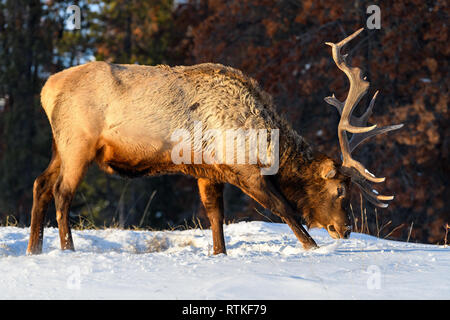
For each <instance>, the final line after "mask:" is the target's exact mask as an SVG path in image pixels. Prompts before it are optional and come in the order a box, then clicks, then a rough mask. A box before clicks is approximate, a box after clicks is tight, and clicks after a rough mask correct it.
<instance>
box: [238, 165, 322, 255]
mask: <svg viewBox="0 0 450 320" xmlns="http://www.w3.org/2000/svg"><path fill="white" fill-rule="evenodd" d="M243 181H245V186H240V188H241V189H242V191H244V192H245V193H247V194H248V195H249V196H250V197H252V198H253V199H255V200H256V201H257V202H258V203H259V204H261V205H262V206H263V207H265V208H266V209H269V210H270V211H272V213H274V214H276V215H277V216H279V217H280V218H281V219H282V220H283V221H284V222H285V223H286V224H287V225H288V226H289V227H290V228H291V229H292V231H293V232H294V234H295V236H296V237H297V239H298V240H299V241H300V243H301V244H302V246H303V248H305V249H307V250H308V249H312V248H317V247H318V246H317V244H316V242H315V241H314V239H313V238H311V236H310V235H309V234H308V232H307V231H306V230H305V228H303V226H302V224H301V223H299V222H298V221H297V219H296V218H295V216H296V213H295V211H294V209H292V207H291V205H290V204H289V203H288V201H287V200H286V198H285V197H284V196H283V195H282V193H281V192H279V191H278V190H277V188H276V187H275V185H274V184H273V183H272V182H271V181H270V180H269V178H268V176H262V175H260V174H259V173H257V174H253V175H251V176H248V178H246V179H243Z"/></svg>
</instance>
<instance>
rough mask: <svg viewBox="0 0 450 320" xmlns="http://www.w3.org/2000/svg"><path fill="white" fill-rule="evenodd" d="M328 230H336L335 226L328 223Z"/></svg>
mask: <svg viewBox="0 0 450 320" xmlns="http://www.w3.org/2000/svg"><path fill="white" fill-rule="evenodd" d="M328 231H331V232H336V228H335V227H334V226H333V225H332V224H329V225H328Z"/></svg>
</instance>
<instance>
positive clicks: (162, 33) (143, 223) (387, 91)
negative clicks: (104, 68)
mask: <svg viewBox="0 0 450 320" xmlns="http://www.w3.org/2000/svg"><path fill="white" fill-rule="evenodd" d="M72 4H75V5H78V6H79V7H80V9H81V10H80V12H81V28H80V29H73V30H69V28H68V23H67V19H68V18H69V16H70V15H71V14H73V12H68V11H66V10H67V8H68V7H69V6H70V5H72ZM372 4H376V5H378V6H379V7H380V8H381V29H379V30H366V31H365V32H364V35H363V36H361V37H359V38H358V39H356V40H354V43H352V45H351V49H350V56H352V60H351V63H352V64H354V65H359V66H360V67H361V68H362V69H363V70H364V71H365V73H366V75H367V77H368V78H369V80H370V82H371V90H370V92H369V95H368V98H367V99H369V98H370V96H371V95H372V94H373V92H374V91H375V90H377V89H380V95H379V97H378V99H377V102H376V107H375V111H374V115H373V116H372V119H371V120H372V121H373V122H376V123H378V124H379V125H386V124H392V123H404V124H405V127H404V128H403V129H402V130H400V131H399V132H396V133H393V134H391V135H387V136H380V137H377V138H375V139H372V140H371V141H369V142H367V143H366V144H364V145H363V146H361V147H360V148H358V150H357V151H356V152H355V157H356V158H358V160H360V161H361V162H362V163H364V164H366V166H367V167H368V168H371V169H372V171H373V172H374V173H375V174H377V175H379V174H380V173H382V174H383V175H386V176H387V177H389V179H387V182H386V183H384V184H382V185H381V186H380V187H379V188H380V189H381V188H382V189H383V190H385V192H384V193H386V194H390V193H391V192H392V193H394V194H395V195H396V199H395V200H394V201H393V202H392V204H391V205H390V206H389V208H387V209H384V210H375V209H374V208H373V207H372V206H371V205H370V204H369V203H367V202H365V201H363V202H362V203H361V202H360V196H359V193H357V190H356V188H355V192H354V195H353V201H352V203H353V205H352V208H353V214H354V216H355V220H356V221H355V225H356V227H357V228H358V230H359V231H363V232H367V233H370V234H373V235H377V236H380V237H386V236H388V237H389V238H392V239H399V240H407V239H408V240H409V241H418V242H427V243H442V242H443V241H444V235H445V229H444V225H445V224H446V223H448V222H449V220H450V219H449V216H450V212H449V207H450V192H449V188H448V181H449V179H450V175H449V150H450V130H449V112H448V86H449V77H448V73H449V68H448V61H449V53H450V45H449V44H448V41H449V39H448V21H450V19H449V8H448V6H447V1H445V0H433V1H425V0H409V1H406V0H398V1H376V0H373V1H341V2H339V4H337V3H336V2H335V1H329V0H327V1H325V0H305V1H300V0H278V1H269V0H230V1H221V0H196V1H194V0H192V1H171V0H146V1H137V0H128V1H126V0H116V1H114V0H105V1H100V0H87V1H52V0H0V163H1V164H0V223H2V224H6V221H8V222H11V221H17V224H18V225H21V226H27V225H29V220H30V209H31V205H32V186H33V181H34V179H35V178H36V177H37V176H38V175H39V174H40V173H41V172H42V171H43V170H44V169H45V168H46V166H47V164H48V162H49V160H50V155H51V130H50V126H49V124H48V120H47V119H46V116H45V114H44V112H43V110H42V109H41V107H40V102H39V93H40V90H41V88H42V86H43V84H44V82H45V80H46V78H47V77H48V76H49V75H50V74H52V73H55V72H57V71H60V70H62V69H64V68H67V67H70V66H72V65H77V64H80V63H85V62H87V61H89V60H94V59H96V60H105V61H108V62H114V63H139V64H147V65H155V64H168V65H180V64H185V65H190V64H195V63H202V62H217V63H222V64H225V65H230V66H232V67H235V68H239V69H241V70H242V71H244V72H245V73H247V74H248V75H250V76H252V77H254V78H256V79H257V80H258V81H259V82H260V84H261V86H262V87H263V88H264V89H265V90H266V91H268V92H269V93H271V94H272V95H273V97H274V101H275V102H276V105H277V108H278V110H279V112H280V113H281V114H283V115H284V116H285V117H287V118H288V119H289V120H290V121H291V122H292V123H293V125H294V127H295V128H296V129H297V130H298V131H299V133H300V134H301V135H303V136H305V137H306V138H307V139H308V140H309V141H310V142H311V144H313V145H314V146H315V147H316V148H317V149H318V150H319V151H323V152H326V153H327V154H329V155H332V156H334V157H335V158H336V159H338V157H339V145H338V142H337V124H338V114H337V112H336V110H335V109H334V108H332V107H330V106H329V105H327V104H326V103H325V102H324V101H323V98H324V97H326V96H328V95H330V94H331V93H333V92H334V93H335V94H336V96H337V97H338V98H339V99H341V100H343V99H344V98H345V95H346V93H347V90H348V83H347V80H346V78H345V76H344V75H343V74H342V72H341V71H339V70H338V69H337V68H336V66H335V64H334V62H333V61H332V59H331V55H330V50H329V47H327V46H326V45H324V42H326V41H337V40H339V39H342V38H344V37H345V36H346V35H348V34H349V33H351V32H353V31H355V30H357V29H358V28H360V27H362V26H365V25H366V20H367V18H368V17H369V14H367V13H366V8H367V7H368V6H369V5H372ZM367 99H365V101H362V102H361V104H365V105H367V103H368V100H367ZM363 100H364V99H363ZM225 199H226V207H225V209H226V219H227V220H228V221H240V220H250V219H259V220H268V221H275V222H279V220H278V218H276V217H275V216H273V215H271V214H270V213H269V212H266V211H264V210H263V209H262V208H261V207H259V206H258V205H257V204H256V203H255V202H254V201H252V200H250V199H249V198H248V197H246V196H245V195H243V194H242V193H241V192H240V191H238V190H237V189H236V188H234V187H232V186H227V188H226V191H225ZM13 217H14V218H13ZM193 217H194V221H195V222H196V223H198V222H200V223H202V225H203V226H204V227H207V226H208V222H207V219H205V215H204V212H203V208H202V206H201V203H200V202H199V197H198V192H197V189H196V182H195V180H194V179H192V178H190V177H184V176H163V177H154V178H147V179H136V180H132V181H128V180H124V179H121V178H117V177H111V176H107V175H106V174H103V173H102V172H100V171H99V170H98V169H97V168H96V167H95V166H92V168H90V169H89V171H88V174H87V176H86V178H85V179H84V181H83V183H82V185H81V186H80V188H79V189H78V192H77V195H76V198H75V200H74V202H73V205H72V209H71V219H72V221H73V223H74V224H79V225H84V226H104V225H105V226H112V225H113V226H120V227H131V226H138V227H152V228H165V227H168V226H176V225H179V224H185V221H188V222H190V223H193V222H192V221H193V220H192V219H193ZM197 218H198V219H197ZM47 221H48V224H49V225H52V224H54V211H53V212H52V211H51V210H50V211H49V214H48V216H47ZM361 229H363V230H361Z"/></svg>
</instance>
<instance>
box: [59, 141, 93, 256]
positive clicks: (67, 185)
mask: <svg viewBox="0 0 450 320" xmlns="http://www.w3.org/2000/svg"><path fill="white" fill-rule="evenodd" d="M78 150H83V148H80V149H78ZM84 150H86V149H84ZM70 155H71V156H70V157H64V158H62V159H63V161H62V165H61V170H60V173H59V176H58V178H57V180H56V183H55V186H54V188H53V195H54V198H55V208H56V221H57V222H58V229H59V237H60V241H61V249H62V250H75V248H74V245H73V240H72V233H71V230H70V225H69V209H70V204H71V203H72V199H73V197H74V195H75V192H76V189H77V187H78V185H79V184H80V182H81V180H82V179H83V176H84V174H85V172H86V169H87V166H88V164H89V163H90V161H91V160H92V159H91V158H92V157H90V158H88V157H83V155H87V153H86V152H85V151H79V152H71V153H70ZM73 155H78V157H76V156H75V157H74V156H73Z"/></svg>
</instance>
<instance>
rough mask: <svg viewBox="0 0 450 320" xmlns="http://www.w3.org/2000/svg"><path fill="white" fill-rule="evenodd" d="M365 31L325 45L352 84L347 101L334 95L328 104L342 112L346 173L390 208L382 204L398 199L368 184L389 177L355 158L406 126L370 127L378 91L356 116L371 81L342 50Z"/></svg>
mask: <svg viewBox="0 0 450 320" xmlns="http://www.w3.org/2000/svg"><path fill="white" fill-rule="evenodd" d="M363 30H364V28H361V29H359V30H358V31H356V32H355V33H353V34H352V35H350V36H348V37H347V38H345V39H344V40H342V41H341V42H339V43H331V42H325V44H327V45H329V46H331V48H332V54H333V60H334V62H335V63H336V65H337V67H338V68H339V69H341V70H342V71H343V72H344V73H345V74H346V75H347V78H348V79H349V81H350V89H349V92H348V95H347V99H345V102H341V101H339V100H338V99H337V98H336V97H335V96H334V94H333V96H331V97H326V98H325V101H326V102H327V103H329V104H331V105H332V106H335V107H336V109H338V111H339V113H340V115H341V118H340V120H339V125H338V137H339V145H340V147H341V151H342V169H343V170H342V171H343V172H344V173H346V174H347V175H349V176H350V177H351V179H352V181H353V182H354V183H356V184H357V185H358V186H359V187H360V189H361V190H362V191H363V193H364V195H365V196H366V198H367V200H369V201H370V202H371V203H373V204H374V205H376V206H378V207H383V208H385V207H387V206H388V205H387V204H386V203H383V202H381V201H389V200H392V199H394V197H393V196H383V195H379V194H378V192H377V191H376V190H375V189H372V188H371V186H370V184H369V183H368V182H367V181H366V179H367V180H369V181H372V182H376V183H378V182H383V181H384V180H385V178H377V177H375V176H374V175H373V174H372V173H370V172H369V171H368V170H367V169H366V168H365V167H364V166H363V165H362V164H361V163H359V162H358V161H356V160H355V159H353V158H352V156H351V153H352V151H353V150H354V149H355V148H356V147H357V146H358V145H359V144H360V143H362V142H363V141H364V140H366V139H368V138H370V137H373V136H375V135H377V134H381V133H385V132H388V131H392V130H396V129H400V128H401V127H403V124H398V125H392V126H386V127H381V128H377V125H376V124H374V125H372V126H368V127H367V126H366V125H367V120H368V118H369V116H370V115H371V114H372V108H373V105H374V103H375V99H376V97H377V95H378V91H377V92H376V93H375V94H374V96H373V98H372V100H371V101H370V104H369V107H368V108H367V110H366V111H365V112H364V114H363V115H362V116H361V117H355V116H352V112H353V110H354V108H355V107H356V106H357V105H358V103H359V101H360V100H361V98H362V97H363V96H364V95H365V94H366V93H367V90H368V89H369V82H367V81H366V78H364V79H362V78H361V69H359V68H356V67H351V66H348V65H347V64H346V61H345V59H346V57H347V55H341V49H342V47H343V46H344V45H345V44H347V43H348V42H350V41H351V40H352V39H354V38H355V37H356V36H357V35H358V34H360V33H361V32H362V31H363ZM346 131H348V132H350V133H352V134H353V135H352V138H351V139H350V141H348V138H347V133H346Z"/></svg>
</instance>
